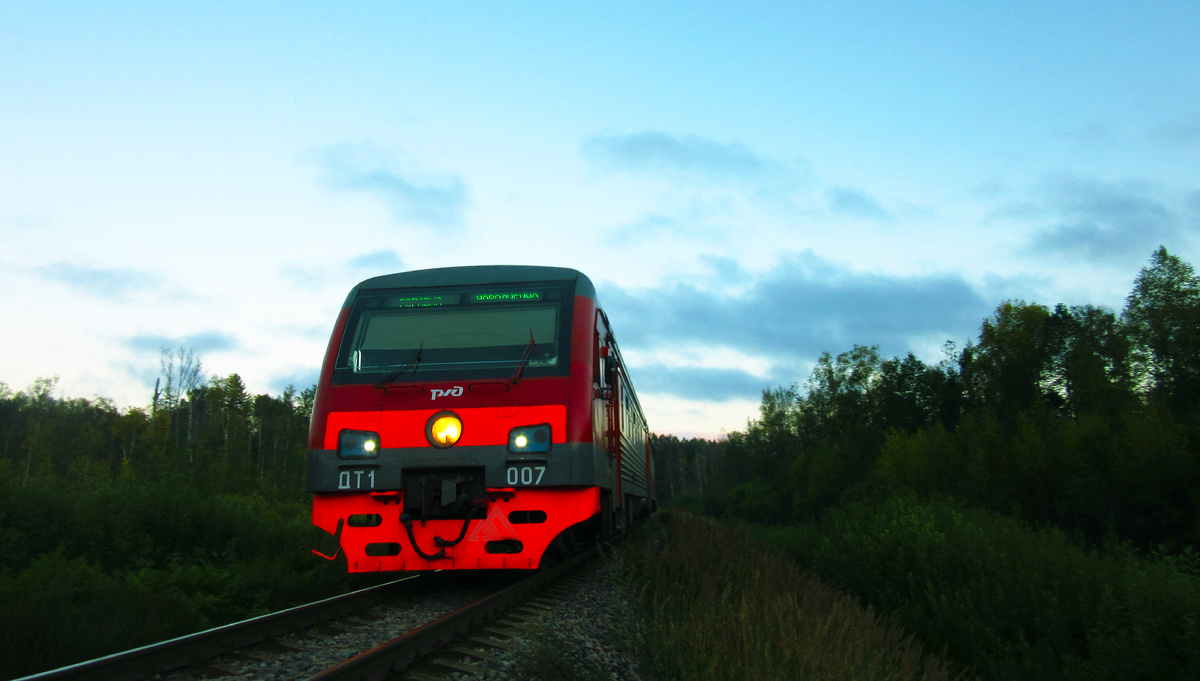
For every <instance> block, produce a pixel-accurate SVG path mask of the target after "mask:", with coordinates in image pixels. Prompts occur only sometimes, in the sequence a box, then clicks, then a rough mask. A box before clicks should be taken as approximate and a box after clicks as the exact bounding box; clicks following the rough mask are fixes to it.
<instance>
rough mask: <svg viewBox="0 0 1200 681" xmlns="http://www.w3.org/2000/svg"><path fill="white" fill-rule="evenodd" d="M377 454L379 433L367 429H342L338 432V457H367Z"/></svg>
mask: <svg viewBox="0 0 1200 681" xmlns="http://www.w3.org/2000/svg"><path fill="white" fill-rule="evenodd" d="M376 456H379V433H373V432H371V431H369V430H343V431H342V432H340V433H338V457H340V458H342V459H368V458H372V457H376Z"/></svg>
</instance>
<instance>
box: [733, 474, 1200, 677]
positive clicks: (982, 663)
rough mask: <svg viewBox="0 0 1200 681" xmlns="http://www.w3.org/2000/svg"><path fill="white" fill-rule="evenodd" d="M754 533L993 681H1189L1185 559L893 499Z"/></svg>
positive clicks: (1195, 658)
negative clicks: (1094, 544) (1081, 541)
mask: <svg viewBox="0 0 1200 681" xmlns="http://www.w3.org/2000/svg"><path fill="white" fill-rule="evenodd" d="M755 533H756V534H757V535H758V536H759V537H761V538H762V539H763V540H764V541H766V542H767V543H768V544H770V545H772V546H775V547H777V548H779V549H780V550H783V551H785V552H786V553H787V554H788V555H790V556H792V557H793V558H795V559H796V561H797V562H798V563H800V564H801V565H804V566H806V567H808V568H809V569H812V570H813V571H814V572H816V573H817V574H820V575H822V576H823V577H824V578H826V579H828V580H829V581H830V582H832V583H834V584H837V585H838V586H839V587H840V588H842V589H844V590H845V591H846V592H848V593H853V594H856V595H858V596H860V597H862V598H863V600H864V601H866V602H867V603H870V604H871V605H873V606H874V607H875V608H876V609H877V610H878V611H880V612H885V613H893V614H895V615H896V616H897V617H898V618H899V619H900V621H901V622H903V624H904V626H905V627H906V629H908V630H910V631H913V632H916V633H917V635H918V636H920V637H921V640H923V641H925V642H926V643H927V644H929V645H932V646H935V647H937V648H939V649H940V648H942V647H943V646H944V647H945V648H946V650H947V651H948V655H949V657H950V658H951V659H952V660H954V661H957V662H959V663H961V664H969V665H974V666H975V668H976V669H977V670H978V673H979V674H980V676H981V677H982V678H985V679H989V680H990V681H1007V680H1009V679H1013V680H1020V681H1038V680H1042V679H1044V680H1047V681H1049V680H1050V679H1055V680H1058V679H1067V680H1074V679H1078V680H1080V681H1083V680H1085V679H1086V680H1088V681H1093V680H1104V679H1114V680H1115V679H1197V678H1200V577H1197V575H1196V572H1195V563H1196V560H1195V557H1194V555H1185V556H1182V557H1175V558H1167V557H1161V556H1158V557H1151V558H1146V557H1142V556H1139V555H1138V554H1137V553H1136V552H1134V551H1133V550H1132V549H1131V548H1130V547H1129V546H1127V545H1122V544H1119V543H1110V544H1109V545H1108V547H1107V548H1106V549H1105V550H1104V551H1101V552H1095V551H1087V550H1085V549H1083V548H1081V547H1079V546H1077V545H1075V544H1074V543H1073V542H1072V541H1070V539H1069V538H1068V537H1067V536H1066V535H1064V534H1063V533H1062V532H1060V531H1057V530H1053V529H1034V528H1031V527H1029V526H1028V525H1026V524H1024V523H1022V522H1020V521H1017V520H1014V519H1012V518H1008V517H1005V516H1002V515H999V514H996V513H993V512H990V511H986V510H981V509H975V508H967V507H964V506H962V505H960V504H958V503H956V502H954V501H952V500H949V499H945V498H935V499H929V500H923V499H919V498H917V497H914V496H896V497H892V498H888V499H883V500H877V501H874V502H858V503H854V504H850V505H849V506H847V507H844V508H839V509H834V510H832V511H830V512H829V513H827V514H826V515H825V516H824V517H823V518H822V520H821V521H820V523H818V524H814V525H807V526H800V527H774V528H766V527H760V528H756V529H755Z"/></svg>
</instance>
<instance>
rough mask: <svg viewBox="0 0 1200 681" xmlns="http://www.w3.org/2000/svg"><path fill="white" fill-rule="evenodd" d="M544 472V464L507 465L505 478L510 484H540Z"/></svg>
mask: <svg viewBox="0 0 1200 681" xmlns="http://www.w3.org/2000/svg"><path fill="white" fill-rule="evenodd" d="M545 474H546V467H545V466H509V467H508V471H507V474H506V475H507V478H506V479H507V481H508V484H510V485H540V484H542V476H543V475H545Z"/></svg>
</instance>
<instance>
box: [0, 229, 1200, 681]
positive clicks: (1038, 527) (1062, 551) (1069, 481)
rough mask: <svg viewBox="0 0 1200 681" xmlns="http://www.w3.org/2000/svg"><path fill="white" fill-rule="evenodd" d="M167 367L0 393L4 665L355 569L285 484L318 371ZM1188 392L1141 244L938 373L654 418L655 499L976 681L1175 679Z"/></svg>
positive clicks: (1196, 456) (821, 366)
mask: <svg viewBox="0 0 1200 681" xmlns="http://www.w3.org/2000/svg"><path fill="white" fill-rule="evenodd" d="M160 368H161V377H160V378H159V381H158V384H157V385H156V387H155V389H154V392H153V394H152V395H151V396H150V397H151V400H150V404H149V406H147V407H144V408H141V407H133V408H118V407H117V406H116V405H114V404H113V403H112V402H111V401H108V400H106V399H103V398H96V399H91V400H88V399H81V398H66V397H60V396H57V395H56V390H57V388H56V382H57V378H41V379H38V380H36V381H35V382H34V383H33V384H32V385H31V386H28V387H27V388H25V389H23V390H20V391H14V390H13V389H12V388H11V387H9V386H8V385H6V384H4V383H2V382H0V545H3V546H4V547H5V549H6V554H7V560H6V561H5V562H4V564H3V567H2V568H0V678H8V677H12V676H20V675H23V674H28V673H33V672H36V671H40V670H44V669H48V668H52V667H55V666H60V665H63V664H68V663H71V662H74V661H78V660H82V659H88V658H91V657H96V656H99V655H102V654H107V653H110V652H114V651H117V650H122V649H125V648H129V647H133V646H137V645H142V644H145V643H150V642H153V641H157V640H162V639H164V638H168V637H171V636H175V635H180V634H184V633H188V632H191V631H195V630H198V629H201V628H205V627H210V626H216V625H219V624H223V623H225V622H229V621H235V620H237V619H242V618H245V617H249V616H253V615H257V614H262V613H265V612H268V611H270V610H274V609H279V608H282V607H286V606H289V605H293V604H296V603H300V602H304V601H307V600H313V599H315V598H319V597H323V596H326V595H329V594H331V593H334V592H336V591H338V590H340V589H344V588H346V587H347V586H348V585H349V583H350V582H349V579H350V578H349V577H348V576H347V575H346V574H345V567H344V565H342V566H338V565H337V564H336V563H329V562H326V561H322V560H320V559H317V558H315V557H314V556H313V555H312V554H311V553H310V552H309V549H311V548H318V549H321V550H323V551H325V552H327V553H333V548H334V547H333V546H332V545H331V543H330V542H331V540H330V539H329V537H328V536H327V535H325V534H324V533H322V532H320V531H319V530H316V529H315V528H313V527H312V526H311V525H310V524H309V499H308V498H307V496H306V495H305V494H304V492H303V489H304V484H303V477H304V465H305V449H306V445H307V442H306V434H307V427H308V420H309V416H310V414H311V410H312V404H313V398H314V387H309V388H307V389H303V390H297V389H296V388H294V387H288V388H287V389H286V390H284V391H283V393H282V394H280V395H267V394H259V395H253V394H251V393H250V392H249V391H248V390H247V388H246V385H245V384H244V382H243V381H242V379H241V378H240V377H239V376H238V375H237V374H231V375H228V376H224V377H220V376H208V377H206V376H205V375H204V372H203V367H202V366H201V363H200V361H199V359H198V358H197V357H196V356H195V354H194V352H192V351H191V350H189V349H187V348H175V349H170V348H163V349H162V351H161V354H160ZM1198 398H1200V278H1198V277H1197V275H1196V273H1195V271H1194V269H1193V267H1192V266H1191V265H1190V264H1188V263H1186V262H1184V261H1182V260H1181V259H1179V258H1178V257H1177V256H1174V255H1172V254H1170V253H1169V252H1168V251H1167V250H1166V249H1165V248H1160V249H1159V250H1158V251H1157V252H1155V253H1154V254H1152V256H1151V259H1150V262H1149V264H1148V265H1147V266H1146V267H1144V268H1143V269H1142V271H1141V272H1140V274H1139V275H1138V276H1137V278H1136V280H1135V281H1134V282H1133V288H1132V291H1131V293H1130V294H1129V296H1128V298H1127V300H1126V304H1125V307H1124V309H1123V310H1121V311H1120V312H1119V313H1118V312H1116V311H1113V310H1109V309H1105V308H1102V307H1096V306H1090V305H1084V306H1066V305H1061V304H1060V305H1055V306H1054V307H1053V308H1051V307H1048V306H1046V305H1042V304H1039V303H1034V302H1026V301H1021V300H1010V301H1006V302H1003V303H1002V304H1000V305H999V306H998V307H997V308H996V310H995V312H994V313H993V314H992V315H991V316H989V317H988V318H987V319H984V320H983V321H982V324H981V326H980V330H979V335H978V338H977V339H974V340H972V341H970V342H968V343H966V345H965V346H964V347H957V346H956V345H954V344H951V343H947V344H946V346H945V352H944V357H943V358H942V359H941V361H940V362H937V363H928V362H925V361H922V360H921V359H919V358H917V357H916V356H914V355H913V354H908V355H907V356H905V357H892V358H883V357H881V356H880V353H879V351H878V349H877V347H874V346H869V345H856V346H854V347H853V348H850V349H848V350H845V351H843V352H841V353H840V354H837V355H834V354H832V353H831V352H827V353H825V354H823V355H822V356H821V357H820V358H819V360H818V361H817V362H816V365H815V368H814V369H813V371H812V373H811V375H810V376H809V377H808V378H807V380H805V381H804V382H803V383H802V384H801V383H799V382H798V383H796V384H793V385H791V386H790V387H776V388H768V389H765V390H764V391H763V395H762V403H761V406H760V410H759V414H758V417H757V418H755V419H753V420H751V421H750V422H749V423H747V424H746V427H745V428H744V429H743V430H740V431H735V432H730V433H728V434H727V435H726V436H725V437H724V438H722V439H720V440H717V441H711V440H699V439H684V440H681V439H679V438H677V437H675V436H672V435H658V434H656V435H653V436H652V448H653V453H654V457H655V463H656V469H657V474H656V484H657V492H658V495H659V500H660V504H663V505H675V506H680V507H685V508H688V509H691V510H693V511H697V512H700V513H703V514H705V515H707V516H710V517H713V518H717V519H721V520H723V521H726V522H728V523H732V524H734V525H737V526H740V527H743V528H745V531H747V532H750V533H752V534H756V535H757V536H759V537H761V538H763V540H764V541H767V542H768V543H769V544H770V545H771V546H773V547H775V549H776V550H780V551H783V552H785V553H787V554H788V555H790V556H792V557H793V558H794V559H795V560H796V562H797V563H799V564H800V565H802V566H804V567H806V568H809V569H813V570H815V571H817V572H818V573H819V574H821V576H822V577H823V578H826V579H828V580H829V581H830V582H832V583H834V584H836V585H837V586H838V587H839V588H841V589H843V590H845V591H846V592H847V593H850V594H852V595H854V596H856V597H859V598H862V599H863V600H864V601H865V602H867V603H868V604H871V605H872V606H873V607H875V608H876V610H877V611H879V612H881V613H885V614H888V615H895V616H896V617H899V618H900V620H901V621H902V622H903V624H904V625H905V626H906V627H907V628H908V629H909V630H910V631H914V632H916V633H917V634H918V635H919V636H921V637H922V639H924V640H925V641H926V643H927V644H929V645H931V646H932V647H933V648H934V649H936V648H939V647H944V648H946V649H947V650H948V651H949V658H950V659H951V660H956V661H957V662H958V663H960V664H962V665H963V666H964V667H966V666H969V667H971V668H973V669H975V670H977V671H978V672H979V674H980V676H981V677H983V678H994V679H1001V678H1025V679H1036V678H1047V679H1049V678H1175V677H1177V678H1185V677H1186V676H1187V670H1196V669H1197V666H1196V665H1200V659H1197V653H1195V652H1191V653H1189V652H1187V651H1189V650H1191V651H1200V622H1198V621H1197V618H1196V616H1195V613H1196V612H1200V586H1198V584H1200V554H1198V553H1197V551H1196V547H1197V543H1198V540H1200V400H1198ZM651 425H653V424H651ZM1031 571H1032V572H1031ZM1031 584H1032V585H1034V586H1027V585H1031ZM1043 585H1047V586H1044V587H1043ZM1147 585H1150V586H1147ZM1043 588H1044V589H1048V590H1041V591H1039V590H1038V589H1043ZM1028 589H1033V591H1029V590H1028ZM986 604H991V605H990V606H988V605H986ZM1008 610H1011V612H1008ZM1001 611H1004V612H1001ZM1134 613H1149V614H1145V615H1143V614H1137V615H1135V614H1134ZM97 621H103V622H104V623H105V626H96V622H97ZM48 632H52V633H48ZM1128 641H1132V643H1127V642H1128ZM1104 651H1108V652H1104ZM1106 655H1107V657H1105V656H1106ZM1121 656H1124V657H1121ZM1126 657H1128V658H1133V657H1139V658H1141V659H1146V658H1152V659H1155V660H1161V661H1162V663H1161V665H1159V666H1158V667H1154V668H1152V669H1151V672H1152V673H1153V674H1154V675H1139V674H1132V673H1131V674H1126V673H1124V672H1122V669H1123V668H1122V666H1121V665H1122V664H1126V663H1123V662H1121V661H1120V660H1122V659H1125V658H1126ZM1118 658H1119V659H1118ZM1181 670H1182V671H1181ZM1198 673H1200V672H1198ZM1180 674H1183V675H1182V676H1180Z"/></svg>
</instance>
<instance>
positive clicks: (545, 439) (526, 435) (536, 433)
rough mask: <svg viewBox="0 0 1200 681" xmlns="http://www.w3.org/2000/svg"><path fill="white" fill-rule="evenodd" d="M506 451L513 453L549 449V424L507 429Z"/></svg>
mask: <svg viewBox="0 0 1200 681" xmlns="http://www.w3.org/2000/svg"><path fill="white" fill-rule="evenodd" d="M508 451H510V452H512V453H514V454H521V453H524V452H548V451H550V424H549V423H543V424H541V425H537V426H521V427H520V428H513V429H512V430H510V431H508Z"/></svg>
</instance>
